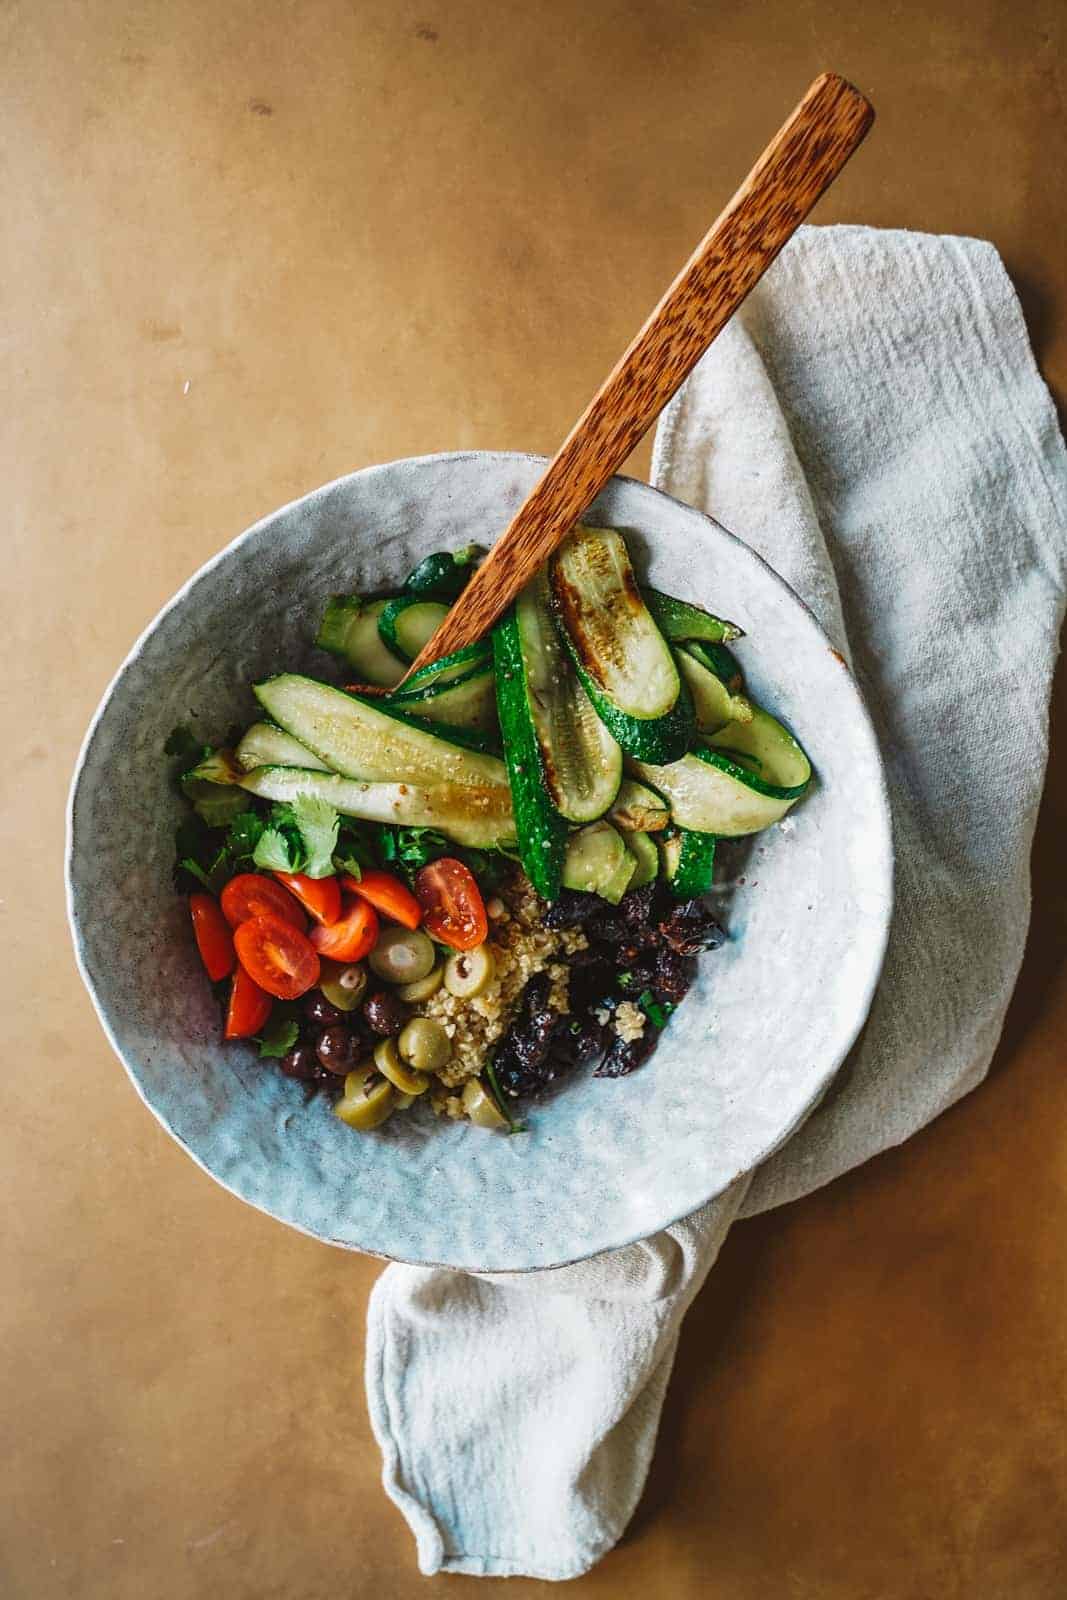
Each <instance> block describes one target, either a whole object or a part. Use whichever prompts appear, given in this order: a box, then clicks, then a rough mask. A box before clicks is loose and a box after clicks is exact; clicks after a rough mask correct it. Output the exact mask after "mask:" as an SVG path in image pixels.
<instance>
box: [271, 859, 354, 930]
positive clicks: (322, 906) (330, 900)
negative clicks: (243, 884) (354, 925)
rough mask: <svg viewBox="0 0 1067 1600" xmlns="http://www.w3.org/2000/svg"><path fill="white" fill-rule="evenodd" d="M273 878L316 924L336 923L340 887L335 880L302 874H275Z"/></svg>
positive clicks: (339, 912) (339, 903) (338, 911)
mask: <svg viewBox="0 0 1067 1600" xmlns="http://www.w3.org/2000/svg"><path fill="white" fill-rule="evenodd" d="M274 876H275V877H276V878H277V880H278V882H279V883H284V884H285V887H286V888H287V889H288V890H289V893H290V894H295V895H296V898H297V899H298V900H299V901H300V904H301V905H302V906H303V908H304V910H305V911H307V912H309V913H310V914H311V916H313V917H314V918H315V921H316V922H325V923H330V922H336V921H337V919H338V917H339V916H340V915H341V887H340V885H339V883H338V882H337V879H336V878H307V877H305V876H304V874H303V873H302V872H276V873H275V874H274Z"/></svg>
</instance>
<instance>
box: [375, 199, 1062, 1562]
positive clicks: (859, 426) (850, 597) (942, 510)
mask: <svg viewBox="0 0 1067 1600" xmlns="http://www.w3.org/2000/svg"><path fill="white" fill-rule="evenodd" d="M652 478H653V481H654V482H655V483H656V484H657V485H658V486H659V487H661V488H663V489H666V490H667V491H668V492H669V493H671V494H673V495H675V496H676V497H677V498H678V499H681V500H686V501H688V502H690V503H691V504H693V505H696V506H699V507H700V508H701V509H703V510H706V511H709V512H713V513H714V515H715V516H716V517H717V518H718V519H719V520H720V521H721V522H724V523H725V524H726V525H727V526H728V527H730V528H732V530H733V531H734V532H735V533H737V534H739V535H740V536H741V537H743V538H744V539H745V540H746V541H747V542H748V543H749V544H751V545H752V547H753V548H754V549H756V550H757V551H759V553H760V554H761V555H763V556H764V557H765V558H766V559H767V560H768V561H769V562H770V563H771V564H772V566H774V567H775V568H776V569H777V570H778V571H779V572H780V573H781V574H782V576H783V577H785V578H786V579H787V580H788V581H789V582H790V583H791V584H792V586H793V588H794V589H796V591H797V592H798V593H799V594H800V595H801V597H802V598H803V599H805V600H806V601H807V602H808V604H809V605H810V606H811V607H812V609H813V610H814V611H815V613H816V615H817V616H818V617H819V620H820V621H821V622H822V624H823V626H824V628H825V629H826V630H827V632H828V633H829V634H830V636H831V638H832V639H833V640H834V641H835V643H836V644H837V645H838V647H839V648H840V649H841V650H842V651H843V653H845V654H846V656H847V657H848V659H849V660H850V662H851V664H852V667H853V670H854V672H855V674H856V677H857V679H858V681H859V683H860V686H861V688H862V690H863V692H864V694H865V696H866V699H867V703H868V705H869V707H870V710H871V713H872V716H873V717H874V720H875V724H876V727H877V728H878V731H879V737H880V741H881V746H882V753H883V757H884V759H885V762H886V767H887V772H888V777H889V786H890V795H891V801H892V807H893V819H894V832H895V841H896V850H897V884H896V910H895V915H894V925H893V930H892V934H891V937H890V943H889V950H888V953H887V958H886V965H885V971H884V974H883V978H882V982H881V985H880V987H879V991H878V994H877V996H876V999H875V1002H874V1005H873V1007H872V1011H871V1015H870V1019H869V1021H868V1025H867V1027H866V1029H865V1031H864V1034H863V1036H862V1037H861V1039H860V1041H859V1042H858V1044H857V1046H856V1047H855V1049H854V1050H853V1052H852V1054H851V1055H850V1057H849V1059H848V1061H847V1062H846V1064H845V1066H844V1067H843V1068H842V1071H841V1073H840V1074H839V1076H838V1079H837V1081H836V1083H835V1085H834V1087H833V1088H832V1090H831V1091H830V1093H829V1095H828V1096H827V1097H826V1099H825V1100H824V1101H823V1103H822V1105H821V1106H819V1107H818V1108H817V1109H816V1110H815V1112H813V1114H812V1115H811V1116H810V1117H809V1118H808V1120H807V1122H806V1123H805V1125H804V1126H803V1127H802V1128H801V1129H800V1130H799V1131H798V1132H797V1133H796V1134H794V1136H793V1138H792V1139H791V1140H790V1141H789V1142H788V1144H786V1145H785V1146H784V1147H783V1149H782V1150H780V1151H779V1152H778V1153H777V1154H776V1155H775V1156H774V1157H772V1158H771V1160H769V1161H768V1162H767V1163H766V1164H765V1165H764V1166H763V1167H762V1168H760V1169H759V1170H758V1171H756V1172H755V1173H751V1174H748V1175H747V1176H745V1177H744V1178H741V1179H739V1180H738V1181H737V1182H736V1183H735V1184H734V1185H732V1187H731V1188H730V1189H729V1190H727V1191H726V1193H725V1194H723V1195H720V1196H718V1197H717V1198H716V1199H715V1200H713V1201H711V1202H710V1203H709V1204H708V1205H706V1206H704V1207H702V1208H701V1209H700V1210H699V1211H697V1212H695V1213H694V1214H693V1216H691V1217H688V1218H685V1219H684V1220H683V1221H682V1222H680V1223H677V1224H676V1225H674V1226H673V1227H671V1228H669V1229H667V1230H666V1231H665V1232H663V1233H660V1234H657V1235H656V1236H655V1237H654V1238H651V1239H648V1240H646V1241H644V1242H643V1243H641V1244H636V1245H630V1246H628V1247H627V1248H626V1249H624V1250H619V1251H615V1252H612V1253H610V1254H607V1255H604V1256H601V1257H597V1258H595V1259H594V1260H591V1261H587V1262H580V1263H577V1264H576V1265H574V1266H570V1267H564V1268H561V1269H559V1270H558V1271H554V1272H542V1273H535V1274H530V1275H518V1276H509V1275H507V1274H498V1275H495V1276H493V1277H483V1278H475V1277H472V1276H469V1275H467V1274H464V1273H460V1272H451V1271H446V1270H443V1269H431V1268H419V1267H403V1266H391V1267H389V1268H388V1269H387V1270H386V1271H385V1272H384V1273H383V1274H382V1276H381V1278H380V1279H379V1281H378V1283H377V1285H376V1286H375V1289H374V1293H373V1295H372V1297H371V1304H370V1311H369V1318H368V1329H367V1394H368V1402H369V1406H370V1413H371V1420H372V1424H373V1427H374V1430H375V1434H376V1437H377V1439H378V1442H379V1444H380V1446H381V1449H382V1455H383V1461H384V1467H383V1483H384V1485H385V1488H386V1491H387V1493H388V1494H389V1495H390V1496H391V1498H392V1499H393V1500H394V1501H395V1502H396V1504H397V1505H398V1506H399V1507H400V1509H401V1511H402V1512H403V1514H404V1515H405V1517H406V1518H407V1520H408V1522H409V1524H410V1525H411V1528H412V1531H413V1532H414V1535H415V1539H416V1543H417V1548H418V1559H419V1566H420V1569H421V1570H422V1571H423V1572H424V1573H434V1572H438V1571H453V1572H467V1573H476V1574H485V1575H490V1574H491V1575H495V1576H508V1575H514V1574H525V1575H528V1576H532V1577H540V1578H556V1579H562V1578H569V1577H576V1576H578V1575H579V1574H580V1573H582V1572H584V1571H586V1570H588V1568H589V1567H590V1566H592V1565H593V1563H594V1562H596V1561H597V1560H598V1559H599V1558H600V1557H601V1556H602V1555H603V1554H604V1553H605V1552H606V1551H607V1550H609V1549H610V1548H611V1546H612V1545H613V1544H614V1543H615V1542H616V1540H617V1539H618V1538H619V1536H620V1534H621V1533H622V1531H623V1529H624V1528H625V1526H626V1524H627V1522H628V1520H629V1518H630V1516H631V1514H632V1512H633V1510H634V1507H635V1505H636V1503H637V1500H638V1497H639V1495H640V1493H641V1489H642V1486H643V1483H644V1479H645V1475H646V1473H647V1470H648V1464H649V1461H650V1459H651V1455H652V1450H653V1448H654V1444H655V1436H656V1428H657V1426H658V1422H659V1415H660V1410H661V1407H662V1403H663V1396H664V1393H665V1390H666V1386H667V1382H668V1379H669V1376H670V1370H671V1366H672V1364H673V1360H674V1352H675V1348H676V1345H677V1341H678V1335H679V1331H680V1328H681V1323H682V1319H683V1317H684V1315H685V1312H686V1309H687V1308H688V1306H689V1304H690V1302H691V1301H692V1299H693V1297H694V1295H695V1294H696V1293H697V1292H698V1290H699V1289H700V1287H701V1286H702V1284H703V1283H704V1280H705V1278H706V1277H707V1275H708V1273H709V1271H710V1269H711V1267H712V1265H713V1264H714V1261H715V1258H716V1256H717V1254H718V1251H719V1248H720V1246H721V1244H722V1241H723V1239H724V1238H725V1236H726V1233H727V1232H728V1230H729V1227H730V1225H731V1223H732V1222H733V1221H734V1219H735V1218H736V1217H738V1216H743V1215H746V1214H748V1215H751V1214H753V1213H755V1212H757V1211H761V1210H766V1209H768V1208H770V1207H772V1206H775V1205H779V1204H781V1203H783V1202H784V1201H786V1200H790V1199H793V1198H795V1197H797V1196H799V1195H802V1194H806V1193H808V1192H809V1191H810V1190H812V1189H815V1188H817V1187H819V1186H820V1185H821V1184H824V1183H827V1182H829V1181H830V1180H831V1179H832V1178H834V1177H837V1176H838V1175H839V1174H840V1173H842V1172H844V1171H846V1170H848V1169H849V1168H850V1167H853V1166H856V1165H857V1164H859V1163H860V1162H861V1161H865V1160H867V1159H868V1158H869V1157H870V1156H872V1155H874V1154H876V1153H877V1152H878V1151H880V1150H883V1149H886V1148H888V1147H889V1146H890V1145H893V1144H897V1143H899V1142H900V1141H901V1140H903V1139H905V1138H907V1137H908V1136H909V1135H910V1134H911V1133H913V1132H914V1131H915V1130H916V1129H917V1128H919V1127H921V1126H923V1125H924V1124H925V1123H927V1122H929V1121H930V1120H931V1119H932V1118H933V1117H935V1116H937V1115H938V1114H939V1113H940V1112H941V1111H943V1110H945V1108H946V1107H947V1106H949V1105H951V1104H952V1102H953V1101H954V1100H956V1099H958V1098H959V1097H960V1096H961V1095H963V1094H965V1093H966V1092H967V1091H968V1090H969V1089H972V1088H973V1087H974V1086H975V1085H976V1084H977V1083H979V1082H980V1081H981V1079H982V1078H983V1077H984V1076H985V1073H986V1071H987V1070H988V1067H989V1062H990V1059H991V1057H992V1054H993V1050H994V1047H995V1045H996V1042H997V1039H998V1037H999V1034H1000V1030H1001V1026H1002V1023H1003V1018H1004V1013H1005V1010H1006V1008H1007V1004H1008V1000H1009V999H1010V996H1011V992H1012V989H1013V987H1014V984H1015V979H1016V976H1017V973H1018V968H1019V964H1020V961H1021V959H1022V951H1023V945H1024V942H1025V937H1026V928H1027V923H1028V920H1029V906H1030V890H1029V871H1028V862H1029V853H1030V843H1031V839H1032V835H1033V828H1034V822H1035V818H1036V814H1037V806H1038V802H1039V799H1040V794H1041V786H1042V782H1043V778H1044V770H1045V760H1046V753H1047V732H1048V730H1047V722H1048V696H1049V685H1050V679H1051V674H1052V668H1053V663H1054V660H1055V655H1056V649H1057V639H1058V634H1059V628H1060V623H1061V621H1062V617H1063V608H1064V578H1065V565H1067V452H1065V450H1064V445H1063V440H1062V438H1061V436H1060V433H1059V428H1058V426H1057V422H1056V416H1055V411H1054V409H1053V406H1052V403H1051V400H1050V398H1049V395H1048V392H1047V390H1046V388H1045V386H1044V384H1043V382H1042V380H1041V377H1040V375H1039V373H1038V371H1037V368H1036V366H1035V363H1034V359H1033V356H1032V354H1031V351H1030V346H1029V341H1028V339H1027V335H1026V329H1025V326H1024V323H1023V319H1022V315H1021V313H1020V310H1019V305H1018V301H1017V299H1016V297H1015V293H1014V291H1013V289H1012V286H1011V284H1010V282H1009V280H1008V277H1007V275H1006V273H1005V271H1004V268H1003V266H1002V264H1001V262H1000V258H999V256H998V255H997V253H996V251H995V250H994V249H993V247H992V246H991V245H989V244H986V243H983V242H981V241H978V240H973V239H957V238H944V237H935V236H931V235H921V234H910V233H903V232H884V231H881V230H875V229H868V228H856V227H831V228H804V229H801V231H800V232H799V233H798V234H797V235H796V237H795V238H794V239H793V241H792V242H791V243H790V245H789V246H788V247H787V249H786V250H785V251H784V252H783V254H782V256H781V257H780V258H779V260H778V261H777V262H776V263H775V265H774V266H773V267H772V268H771V270H770V271H769V272H768V273H767V275H766V276H765V277H764V279H763V281H762V282H761V284H760V285H759V287H758V288H757V289H756V290H755V291H754V293H753V294H752V295H751V296H750V297H749V299H748V301H747V302H746V304H745V306H744V308H743V310H742V312H741V313H740V314H739V315H738V316H737V317H735V318H734V320H733V322H732V323H731V324H730V326H729V327H728V328H727V329H726V330H725V331H724V333H723V334H722V335H721V336H720V338H719V339H718V340H717V341H716V343H715V345H713V347H712V349H711V350H710V351H709V353H708V355H707V356H705V358H704V360H703V361H702V362H701V363H700V365H699V366H698V367H697V369H696V371H695V372H694V373H693V375H692V377H691V378H690V379H689V381H688V383H687V384H686V385H685V387H684V388H683V389H682V390H681V391H680V392H679V394H678V396H677V397H676V398H675V400H674V401H673V402H672V404H671V406H670V407H669V409H668V410H667V411H666V412H665V413H664V416H663V418H662V420H661V422H660V426H659V430H658V434H657V439H656V448H655V454H654V457H653V470H652ZM712 1292H714V1291H713V1290H712Z"/></svg>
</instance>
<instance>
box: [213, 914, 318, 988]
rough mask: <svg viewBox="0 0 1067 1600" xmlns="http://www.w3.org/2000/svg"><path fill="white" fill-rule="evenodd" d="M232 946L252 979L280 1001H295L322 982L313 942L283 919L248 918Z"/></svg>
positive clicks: (236, 934) (266, 917)
mask: <svg viewBox="0 0 1067 1600" xmlns="http://www.w3.org/2000/svg"><path fill="white" fill-rule="evenodd" d="M316 931H317V930H316ZM233 942H234V947H235V948H236V950H237V959H238V961H239V962H240V963H241V965H242V967H244V969H245V971H246V972H247V973H248V975H249V977H250V978H254V979H255V980H256V982H257V983H258V984H259V987H260V988H261V989H266V991H267V993H268V994H272V995H274V997H275V999H277V1000H295V999H296V998H297V997H298V996H299V995H302V994H307V992H308V990H309V989H313V988H314V987H315V985H316V984H317V983H318V981H319V958H318V956H317V955H316V954H315V951H314V950H313V949H312V946H311V943H310V941H309V940H308V939H307V937H306V936H305V935H304V934H302V933H301V932H300V929H299V928H294V927H293V925H292V923H291V922H283V921H282V919H281V917H271V916H264V917H249V919H248V921H247V922H242V923H241V926H240V927H239V928H237V929H235V930H234V935H233Z"/></svg>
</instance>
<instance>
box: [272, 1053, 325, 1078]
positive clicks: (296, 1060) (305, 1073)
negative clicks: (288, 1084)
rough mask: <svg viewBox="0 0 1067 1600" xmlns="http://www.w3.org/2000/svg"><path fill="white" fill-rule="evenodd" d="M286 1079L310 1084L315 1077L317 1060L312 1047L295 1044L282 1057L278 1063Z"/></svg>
mask: <svg viewBox="0 0 1067 1600" xmlns="http://www.w3.org/2000/svg"><path fill="white" fill-rule="evenodd" d="M278 1065H279V1066H280V1067H281V1069H282V1071H283V1072H284V1073H285V1076H286V1077H287V1078H299V1079H300V1080H301V1081H302V1082H303V1083H311V1082H312V1080H313V1079H314V1078H315V1077H316V1076H317V1072H318V1066H319V1058H318V1056H317V1055H316V1053H315V1049H314V1046H312V1045H310V1044H297V1045H294V1046H293V1048H292V1049H291V1050H290V1051H289V1054H288V1055H285V1056H282V1058H281V1060H280V1061H279V1062H278Z"/></svg>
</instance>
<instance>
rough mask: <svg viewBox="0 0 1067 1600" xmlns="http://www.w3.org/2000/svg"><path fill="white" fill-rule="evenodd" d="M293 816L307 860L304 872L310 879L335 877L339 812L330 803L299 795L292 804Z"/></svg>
mask: <svg viewBox="0 0 1067 1600" xmlns="http://www.w3.org/2000/svg"><path fill="white" fill-rule="evenodd" d="M292 816H293V821H294V822H295V824H296V826H297V828H298V829H299V830H300V837H301V839H302V840H303V842H304V852H305V855H306V857H307V860H306V861H305V864H304V866H303V869H302V870H303V871H304V872H305V873H306V874H307V876H308V877H309V878H329V877H332V876H333V870H334V867H333V852H334V848H335V846H336V844H337V834H338V829H339V826H340V818H339V817H338V815H337V812H336V811H335V810H334V808H333V806H332V805H330V803H329V801H328V800H319V799H317V798H315V797H314V796H312V795H308V794H298V795H297V797H296V799H295V800H294V801H293V804H292Z"/></svg>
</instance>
